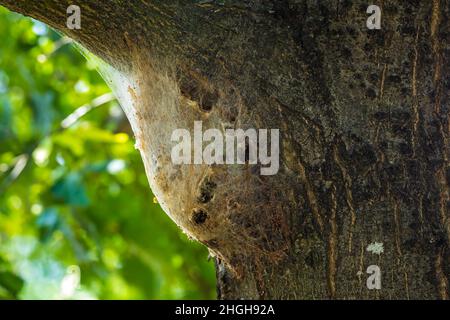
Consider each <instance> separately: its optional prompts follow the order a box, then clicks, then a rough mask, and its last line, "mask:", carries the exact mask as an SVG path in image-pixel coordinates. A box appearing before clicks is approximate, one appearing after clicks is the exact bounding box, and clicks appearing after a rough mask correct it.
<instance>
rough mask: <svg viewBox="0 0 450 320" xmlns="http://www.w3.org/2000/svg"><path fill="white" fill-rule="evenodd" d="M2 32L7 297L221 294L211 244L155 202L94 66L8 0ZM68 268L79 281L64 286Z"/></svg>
mask: <svg viewBox="0 0 450 320" xmlns="http://www.w3.org/2000/svg"><path fill="white" fill-rule="evenodd" d="M0 37H1V42H0V298H6V299H16V298H18V299H60V298H73V299H83V298H86V299H185V298H189V299H200V298H202V299H209V298H214V296H215V292H214V290H215V289H214V287H215V276H214V270H213V265H212V262H208V261H207V251H206V249H205V248H204V247H202V246H200V245H199V244H196V243H194V242H192V241H190V240H188V239H187V238H186V236H185V235H183V234H181V232H180V231H179V230H178V228H177V227H176V226H175V225H174V224H173V223H172V222H171V221H170V220H169V219H168V218H167V216H166V215H165V214H164V213H163V212H162V210H161V209H160V207H159V205H158V204H157V203H156V201H155V200H154V197H153V195H152V194H151V190H150V189H149V187H148V182H147V179H146V176H145V171H144V168H143V165H142V163H141V159H140V156H139V154H138V152H137V151H136V150H135V148H134V144H133V138H132V134H131V132H130V128H129V124H128V122H127V121H126V119H125V117H124V115H123V113H122V111H121V109H120V107H119V106H118V104H117V102H116V101H115V100H114V99H113V98H112V96H111V94H110V93H109V89H108V88H107V86H106V85H105V83H104V81H103V80H102V79H101V77H100V76H99V75H98V73H97V72H96V70H95V66H93V65H90V63H88V62H86V60H85V59H84V58H83V57H82V56H81V54H80V53H79V52H78V51H77V50H76V49H75V48H74V46H73V45H71V44H70V41H69V40H68V39H66V38H63V37H61V36H60V35H58V34H57V33H56V32H54V31H52V30H51V29H49V28H47V27H46V26H45V25H44V24H42V23H39V22H36V21H33V20H31V19H28V18H24V17H22V16H19V15H17V14H13V13H10V12H8V11H7V10H5V9H3V8H0ZM69 266H78V267H77V268H79V270H80V279H81V283H80V286H79V287H77V289H76V290H74V291H73V292H71V291H70V290H69V292H62V291H64V281H65V280H64V279H66V280H70V279H68V273H67V270H68V268H69ZM72 268H73V267H72ZM66 289H67V288H66ZM66 291H67V290H66Z"/></svg>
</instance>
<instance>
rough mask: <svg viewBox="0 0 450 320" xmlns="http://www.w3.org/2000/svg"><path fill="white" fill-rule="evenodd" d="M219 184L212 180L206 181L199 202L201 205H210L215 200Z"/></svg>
mask: <svg viewBox="0 0 450 320" xmlns="http://www.w3.org/2000/svg"><path fill="white" fill-rule="evenodd" d="M216 187H217V184H216V183H215V182H214V181H211V180H210V179H205V180H204V181H203V183H202V185H201V187H200V195H199V196H198V198H197V200H198V202H200V203H208V202H210V201H211V200H212V199H213V198H214V190H215V189H216Z"/></svg>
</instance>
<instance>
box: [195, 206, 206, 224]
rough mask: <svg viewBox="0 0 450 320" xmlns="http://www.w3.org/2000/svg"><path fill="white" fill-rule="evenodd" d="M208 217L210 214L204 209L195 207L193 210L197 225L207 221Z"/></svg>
mask: <svg viewBox="0 0 450 320" xmlns="http://www.w3.org/2000/svg"><path fill="white" fill-rule="evenodd" d="M207 218H208V214H207V213H206V211H204V210H203V209H194V212H192V221H193V222H194V223H195V224H197V225H198V224H203V223H205V221H206V219H207Z"/></svg>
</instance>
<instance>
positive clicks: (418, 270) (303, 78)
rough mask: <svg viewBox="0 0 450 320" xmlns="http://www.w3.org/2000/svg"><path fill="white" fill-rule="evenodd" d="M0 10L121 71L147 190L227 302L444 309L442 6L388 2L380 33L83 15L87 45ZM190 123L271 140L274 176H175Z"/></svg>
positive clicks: (146, 11) (141, 11) (262, 21)
mask: <svg viewBox="0 0 450 320" xmlns="http://www.w3.org/2000/svg"><path fill="white" fill-rule="evenodd" d="M0 3H2V4H4V5H6V6H7V7H9V8H11V9H13V10H16V11H19V12H21V13H24V14H27V15H30V16H32V17H35V18H37V19H40V20H42V21H43V22H45V23H48V24H49V25H51V26H53V27H55V28H56V29H58V30H60V31H61V32H63V33H66V34H68V35H69V36H70V37H72V38H74V39H75V40H77V41H79V42H80V43H81V44H82V45H83V46H85V47H86V48H87V49H88V50H90V51H91V52H93V53H94V54H96V55H98V56H99V57H101V58H102V59H104V60H105V61H106V62H107V63H108V64H109V65H111V66H112V67H113V68H114V70H113V69H109V70H107V71H104V72H105V74H106V75H107V76H108V78H109V79H111V86H112V87H113V88H114V89H115V91H116V93H117V95H118V96H119V97H120V100H121V104H122V106H123V108H124V109H125V110H126V113H127V115H128V118H129V120H130V122H131V124H132V127H133V130H134V133H135V136H136V139H137V146H138V147H139V149H140V151H141V155H142V158H143V161H144V165H145V167H146V170H147V173H148V176H149V180H150V183H151V185H152V189H153V191H154V193H155V194H156V195H157V197H158V199H159V200H160V202H161V204H162V206H163V208H164V209H165V211H166V212H167V213H168V214H169V215H170V216H171V218H172V219H173V220H174V221H175V222H176V223H177V224H178V225H179V226H181V227H182V228H183V230H184V231H185V232H186V233H188V234H189V235H190V236H191V237H193V238H195V239H197V240H199V241H200V242H202V243H204V244H206V245H207V246H208V247H209V248H210V250H211V252H213V253H214V254H215V255H216V256H217V272H218V278H219V283H218V287H219V296H220V297H221V298H429V299H436V298H439V299H447V298H448V291H449V289H448V286H449V283H448V277H449V264H448V261H449V234H450V229H449V220H448V212H449V210H448V205H449V191H448V181H449V167H448V156H449V153H448V148H449V143H448V134H449V130H448V129H449V122H448V114H449V113H448V102H449V99H448V98H449V96H448V95H449V91H448V87H449V77H448V75H449V72H448V71H449V70H448V68H449V65H450V64H449V63H448V62H449V61H448V60H449V42H448V37H449V17H448V15H449V6H450V4H449V3H448V1H441V0H433V1H408V2H402V3H398V2H394V1H392V2H391V1H381V2H380V4H379V5H380V7H381V8H382V28H381V30H368V29H367V27H366V19H367V17H368V15H367V14H366V9H367V6H368V4H367V3H366V2H363V1H320V2H319V1H306V0H305V1H290V0H285V1H270V0H260V1H259V0H256V1H232V0H230V1H223V0H220V1H214V0H208V1H177V0H172V1H157V0H155V1H144V0H136V1H99V2H95V3H93V2H92V1H78V5H79V6H80V8H81V12H82V28H81V30H68V29H67V28H66V24H65V23H66V18H67V16H66V9H67V7H68V6H69V4H71V3H70V1H51V0H46V1H33V2H30V1H17V0H2V1H0ZM194 120H203V122H204V126H205V127H211V128H227V127H240V128H244V129H245V128H280V129H281V132H282V138H281V140H282V147H281V153H282V155H281V170H280V172H279V173H278V174H277V175H275V176H267V177H262V176H260V175H259V170H255V169H258V168H255V166H250V165H248V166H245V167H234V166H205V165H203V166H193V167H189V166H181V167H180V166H173V165H172V163H171V161H170V149H171V143H170V134H171V132H172V130H174V129H175V128H192V126H193V122H194ZM205 199H207V200H205ZM199 214H200V215H201V216H202V219H197V217H198V216H199ZM374 248H376V249H374ZM381 248H382V250H381ZM367 249H369V250H367ZM369 265H378V266H379V267H380V268H381V271H382V290H368V289H367V287H366V281H365V279H366V277H367V275H366V274H365V271H366V268H367V267H368V266H369Z"/></svg>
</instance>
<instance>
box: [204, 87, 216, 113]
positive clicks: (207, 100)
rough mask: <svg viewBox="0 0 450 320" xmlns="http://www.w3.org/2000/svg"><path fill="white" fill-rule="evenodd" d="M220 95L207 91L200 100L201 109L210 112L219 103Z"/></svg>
mask: <svg viewBox="0 0 450 320" xmlns="http://www.w3.org/2000/svg"><path fill="white" fill-rule="evenodd" d="M218 98H219V97H218V95H217V94H216V93H212V92H206V93H205V94H204V96H203V97H202V98H201V101H200V109H202V110H203V111H205V112H210V111H211V110H212V108H213V106H214V105H215V104H216V103H217V100H218Z"/></svg>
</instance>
